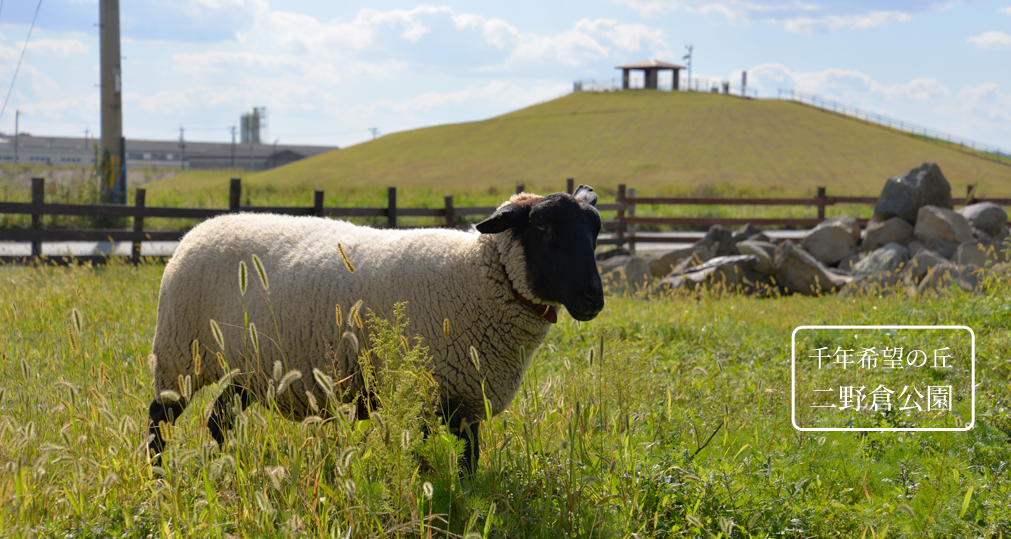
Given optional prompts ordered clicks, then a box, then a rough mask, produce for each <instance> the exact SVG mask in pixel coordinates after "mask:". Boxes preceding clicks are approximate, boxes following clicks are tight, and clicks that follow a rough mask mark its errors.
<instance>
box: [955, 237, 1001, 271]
mask: <svg viewBox="0 0 1011 539" xmlns="http://www.w3.org/2000/svg"><path fill="white" fill-rule="evenodd" d="M1005 247H1006V246H1005V245H1004V244H1002V243H1000V242H995V241H986V240H977V241H967V242H965V243H963V244H962V245H959V246H958V250H957V251H955V256H954V262H955V263H956V264H958V265H959V266H975V267H977V268H985V267H987V266H993V265H994V264H1000V263H1001V262H1007V251H1006V250H1005Z"/></svg>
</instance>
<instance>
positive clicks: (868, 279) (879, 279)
mask: <svg viewBox="0 0 1011 539" xmlns="http://www.w3.org/2000/svg"><path fill="white" fill-rule="evenodd" d="M899 282H900V278H899V274H897V273H895V272H886V273H876V274H873V275H860V276H857V277H854V278H853V280H852V281H850V282H848V283H846V284H845V285H844V286H843V287H842V288H840V289H839V293H838V294H837V295H839V296H872V295H873V296H880V295H883V294H888V293H890V292H892V291H893V290H895V287H896V286H898V285H899Z"/></svg>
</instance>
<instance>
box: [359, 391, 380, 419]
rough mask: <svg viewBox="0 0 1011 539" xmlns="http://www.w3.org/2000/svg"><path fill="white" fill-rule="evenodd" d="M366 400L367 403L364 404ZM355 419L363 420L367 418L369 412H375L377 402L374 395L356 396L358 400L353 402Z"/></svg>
mask: <svg viewBox="0 0 1011 539" xmlns="http://www.w3.org/2000/svg"><path fill="white" fill-rule="evenodd" d="M366 399H368V403H366ZM355 402H356V405H355V418H356V419H359V420H365V419H368V418H369V410H375V409H377V408H379V400H378V399H376V396H375V394H374V393H369V394H368V396H362V395H360V394H359V395H358V400H356V401H355Z"/></svg>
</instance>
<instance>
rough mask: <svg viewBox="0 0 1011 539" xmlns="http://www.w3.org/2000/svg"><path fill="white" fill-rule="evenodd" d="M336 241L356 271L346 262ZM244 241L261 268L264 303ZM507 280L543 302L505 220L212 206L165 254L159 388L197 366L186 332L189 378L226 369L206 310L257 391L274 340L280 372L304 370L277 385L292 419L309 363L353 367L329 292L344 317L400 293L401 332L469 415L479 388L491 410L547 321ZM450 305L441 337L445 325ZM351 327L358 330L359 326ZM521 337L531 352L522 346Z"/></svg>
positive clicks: (198, 380) (244, 379) (512, 389)
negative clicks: (359, 217)
mask: <svg viewBox="0 0 1011 539" xmlns="http://www.w3.org/2000/svg"><path fill="white" fill-rule="evenodd" d="M338 243H340V244H341V245H343V247H344V249H345V252H346V253H347V255H348V258H349V259H350V260H351V262H352V264H354V266H355V269H356V273H355V274H353V275H352V274H351V273H350V272H349V271H348V270H347V269H346V268H345V267H344V264H343V262H342V260H341V256H340V252H339V251H338V247H337V244H338ZM253 254H255V255H257V256H258V257H259V258H260V260H261V261H262V262H263V266H264V269H265V270H266V273H267V278H268V284H269V288H270V289H269V299H270V304H271V305H272V306H273V315H272V314H271V312H270V308H269V306H268V303H267V300H266V298H267V293H265V292H264V291H263V288H262V286H261V285H260V280H259V277H258V276H257V273H256V269H255V267H254V264H253V260H252V255H253ZM240 260H243V261H245V262H246V265H247V267H248V279H249V284H248V288H247V290H246V294H245V297H243V296H242V295H241V292H240V288H239V281H238V268H239V261H240ZM514 291H518V292H520V293H521V294H523V295H524V296H525V297H527V298H529V299H531V300H533V301H535V302H539V303H547V302H545V301H544V300H542V299H539V298H538V297H537V296H536V295H535V294H533V292H532V291H531V290H530V288H529V286H528V284H527V282H526V261H525V258H524V255H523V249H522V247H521V246H520V245H519V243H518V241H516V239H515V238H514V237H513V233H512V232H511V231H507V232H503V233H500V234H492V235H482V234H478V233H476V232H461V231H457V230H446V229H418V230H388V229H374V228H369V227H360V226H355V225H352V224H350V223H346V222H343V221H335V220H330V219H320V218H315V217H287V216H280V215H273V214H253V213H240V214H232V215H225V216H221V217H217V218H214V219H211V220H208V221H205V222H203V223H201V224H200V225H198V226H197V227H195V228H194V229H193V230H191V231H190V232H189V233H187V234H186V236H185V237H184V238H183V240H182V243H181V244H180V245H179V247H178V248H177V249H176V252H175V254H174V255H173V256H172V259H171V260H170V261H169V263H168V264H167V265H166V267H165V273H164V275H163V276H162V283H161V292H160V295H159V298H158V321H157V327H156V330H155V337H154V344H153V346H152V355H151V358H150V362H151V369H152V371H153V374H154V379H155V394H156V395H160V394H161V392H162V391H164V390H173V391H179V382H178V380H179V377H180V375H181V376H183V377H185V376H186V375H191V376H193V360H192V348H191V346H192V343H193V340H194V339H196V340H198V341H199V342H200V344H201V348H202V350H203V351H204V352H203V357H204V360H203V362H202V365H203V367H202V369H201V373H200V375H199V376H194V377H193V378H194V379H193V386H192V387H193V391H196V390H197V389H199V388H201V387H203V386H205V385H208V384H210V383H213V382H215V381H216V380H218V379H219V378H220V377H221V376H222V375H223V374H224V372H223V370H222V368H221V367H220V366H219V364H218V361H216V360H215V359H214V356H213V352H217V351H220V350H219V348H218V346H217V344H216V343H215V340H214V336H213V335H212V333H211V326H210V320H211V319H213V320H215V321H216V322H217V323H218V324H219V326H220V328H221V333H222V334H223V337H224V344H225V347H224V354H225V356H226V357H227V361H228V363H229V366H230V367H231V368H238V369H240V371H241V374H240V375H239V376H237V377H236V380H235V381H236V382H237V383H238V384H240V385H242V386H244V387H246V388H247V389H248V390H250V392H251V396H252V399H253V401H257V400H260V399H262V397H263V395H264V394H265V390H266V387H267V382H268V380H269V379H270V376H271V374H272V373H273V365H274V362H275V361H283V360H282V355H281V352H280V351H279V350H278V348H280V349H281V350H282V351H283V353H284V357H285V358H287V361H286V362H285V364H284V365H283V372H285V373H286V372H288V371H289V370H292V369H297V370H299V371H301V373H302V378H301V380H299V381H297V382H295V383H293V384H291V386H290V387H289V388H288V389H287V390H286V391H285V392H284V393H282V394H281V395H280V396H279V397H278V399H277V401H278V402H277V404H278V407H279V408H280V409H281V410H282V411H283V412H285V413H287V414H288V415H290V416H291V417H293V418H296V419H300V418H302V417H305V416H306V415H308V414H309V413H311V412H310V411H309V405H308V399H307V397H306V395H305V392H306V391H307V390H308V391H310V392H312V393H313V395H314V397H315V398H316V399H317V400H318V401H319V402H323V400H322V399H324V398H325V397H324V394H323V392H322V390H321V389H320V388H319V387H318V386H317V384H316V383H315V381H314V379H313V376H312V369H313V368H318V369H320V370H321V371H323V372H326V373H333V372H337V373H338V375H340V376H341V378H344V377H347V376H349V375H352V374H354V373H357V372H358V363H357V358H356V354H355V352H354V350H353V348H352V346H351V345H350V344H349V343H348V341H347V339H345V341H344V342H342V343H340V345H339V346H338V340H339V339H340V337H341V335H342V333H343V332H344V331H346V330H347V321H346V320H345V325H344V326H343V327H340V328H338V327H337V323H336V317H335V313H334V306H335V305H337V304H339V305H340V306H341V308H342V310H343V312H344V314H345V319H346V318H347V316H346V315H347V312H348V310H349V308H350V307H351V306H352V305H353V304H354V303H355V302H356V301H358V300H363V305H362V310H361V312H362V313H363V314H364V313H365V312H366V309H371V310H373V311H374V312H376V313H377V314H379V315H380V316H382V315H383V314H390V315H391V314H392V312H393V307H394V304H396V303H397V302H406V303H407V308H406V313H407V317H408V319H409V325H408V327H407V333H408V335H409V336H413V335H415V334H416V335H418V336H420V337H421V338H422V345H424V346H428V347H429V349H430V352H431V356H432V359H433V368H434V373H433V374H434V376H435V379H436V380H437V381H438V383H439V385H440V391H441V392H442V394H443V395H444V397H446V398H448V399H449V401H450V402H451V403H454V404H458V405H462V406H463V410H462V411H463V412H465V413H467V415H468V416H469V417H471V418H483V417H484V415H485V412H484V400H483V397H484V396H487V398H488V401H489V403H490V405H491V411H492V413H493V414H498V413H499V412H501V411H502V410H504V409H505V408H506V407H507V406H508V405H509V403H510V402H511V401H512V399H513V396H514V395H515V394H516V391H517V390H518V389H519V386H520V384H521V382H522V379H523V374H524V372H525V371H526V369H527V367H528V365H529V363H530V359H531V357H532V355H533V353H534V350H535V349H536V348H537V346H539V345H540V344H541V342H542V341H543V340H544V337H545V336H546V335H547V333H548V329H549V327H550V323H549V322H548V321H546V320H545V319H544V318H543V317H541V316H539V315H538V314H537V313H536V312H535V311H534V310H533V309H532V308H530V307H529V306H527V305H524V304H522V303H520V302H519V301H518V300H517V299H516V295H515V292H514ZM243 303H244V304H245V310H246V312H247V313H248V314H249V320H250V321H251V322H253V323H254V324H255V325H256V328H257V331H258V333H259V334H260V338H259V348H260V352H259V360H257V358H256V354H255V352H253V347H252V344H251V343H250V339H249V338H248V337H246V338H245V339H243V330H242V327H243ZM447 318H448V319H449V338H448V339H447V338H446V336H445V335H444V333H443V320H444V319H447ZM275 320H276V328H275ZM356 333H357V334H358V336H359V339H361V338H362V335H361V332H360V331H357V330H356ZM361 344H362V345H364V344H366V343H365V342H362V343H361ZM328 345H329V346H331V347H333V348H334V349H335V350H336V352H337V354H336V355H337V359H336V362H335V363H336V364H332V363H331V362H329V361H327V360H326V358H325V356H326V352H327V347H328ZM471 346H473V347H474V348H475V349H477V351H478V353H479V355H480V371H478V370H477V368H475V366H474V364H473V362H472V361H471V358H470V352H469V350H470V347H471ZM521 347H522V348H523V349H524V350H525V351H526V357H523V358H520V357H519V356H520V348H521ZM208 352H211V353H208ZM482 380H484V381H485V383H484V395H482V389H481V381H482ZM359 384H360V377H355V378H354V379H351V380H348V381H346V382H344V388H346V389H350V390H351V391H350V396H352V397H353V396H354V393H355V392H357V391H359V390H360V389H361V388H360V387H358V385H359Z"/></svg>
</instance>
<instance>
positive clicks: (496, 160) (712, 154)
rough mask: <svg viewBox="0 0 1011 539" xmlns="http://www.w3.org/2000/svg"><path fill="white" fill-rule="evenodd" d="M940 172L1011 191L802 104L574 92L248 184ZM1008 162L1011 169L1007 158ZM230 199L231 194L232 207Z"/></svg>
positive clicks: (672, 186) (660, 182) (460, 183)
mask: <svg viewBox="0 0 1011 539" xmlns="http://www.w3.org/2000/svg"><path fill="white" fill-rule="evenodd" d="M927 161H933V162H936V163H938V164H939V166H940V167H941V169H942V170H943V171H944V173H945V175H946V176H947V178H948V180H949V181H950V182H951V184H952V189H953V191H954V192H955V193H956V195H959V194H963V193H965V189H966V186H967V185H969V184H975V185H976V187H977V195H979V194H981V193H982V194H989V195H990V196H1007V193H1006V192H1005V191H1006V190H1007V187H1006V186H1007V184H1008V180H1011V167H1009V166H1004V165H1000V164H997V163H994V162H991V161H986V160H983V159H979V158H977V157H973V156H971V155H967V154H965V153H961V152H958V151H956V150H953V149H951V148H950V147H947V146H944V145H940V144H936V143H932V142H929V141H926V140H923V139H922V138H918V137H913V136H910V135H906V134H902V133H900V132H897V131H894V130H890V129H886V128H882V127H878V126H875V125H871V124H866V123H863V122H861V121H858V120H854V119H852V118H848V117H845V116H841V115H838V114H834V113H828V112H825V111H822V110H819V109H816V108H813V107H809V106H806V105H801V104H798V103H793V102H787V101H779V100H771V99H769V100H741V99H737V98H734V97H729V96H720V95H711V94H703V93H695V92H685V93H678V92H675V93H666V92H620V93H607V94H591V93H578V94H572V95H568V96H566V97H563V98H560V99H556V100H553V101H549V102H546V103H542V104H539V105H535V106H532V107H529V108H525V109H522V110H518V111H516V112H512V113H509V114H505V115H502V116H499V117H496V118H491V119H489V120H484V121H478V122H469V123H462V124H453V125H442V126H436V127H429V128H423V129H416V130H412V131H405V132H402V133H393V134H390V135H386V136H384V137H381V138H379V139H376V140H374V141H369V142H366V143H363V144H359V145H356V146H352V147H349V148H345V149H342V150H337V151H333V152H329V153H326V154H323V155H320V156H316V157H313V158H309V159H304V160H302V161H298V162H296V163H293V164H291V165H288V166H284V167H280V168H277V169H272V170H269V171H265V172H260V173H255V174H248V175H245V176H244V177H243V180H244V181H245V182H246V183H247V184H248V185H250V186H251V187H254V188H256V187H265V186H270V188H272V189H274V190H276V191H279V192H284V191H297V190H299V189H304V190H311V189H324V190H326V191H330V192H337V191H341V192H343V191H345V190H347V189H359V188H366V189H374V190H376V192H377V193H381V191H379V190H380V189H382V188H385V187H387V186H395V187H398V188H402V189H404V190H419V189H434V190H435V191H436V192H437V194H438V195H441V194H443V192H460V191H468V190H469V191H475V192H478V191H482V190H487V189H488V188H489V186H493V187H494V188H495V189H498V190H499V191H504V192H509V191H510V190H511V189H512V188H513V186H514V185H515V184H517V183H523V184H525V185H527V187H528V188H531V189H533V190H535V191H549V190H552V191H553V190H558V189H559V188H560V187H559V186H563V185H564V181H565V178H575V179H576V181H577V182H581V183H588V184H591V185H593V186H594V187H596V188H597V189H598V190H601V191H603V192H612V193H613V189H614V188H615V187H616V186H617V184H619V183H624V184H626V185H628V186H629V187H635V188H637V189H638V190H639V193H640V194H658V193H663V194H695V193H708V194H727V195H735V194H736V195H751V194H755V193H761V194H762V195H763V196H779V195H813V194H814V192H815V188H816V187H818V186H825V187H827V188H828V192H829V194H836V195H849V196H876V195H877V194H879V193H880V191H881V185H882V183H883V182H884V180H885V179H886V178H888V177H890V176H894V175H897V174H903V173H905V172H906V171H908V170H909V169H910V168H913V167H916V166H919V165H920V164H921V163H923V162H927ZM1009 162H1011V160H1009ZM148 189H149V191H150V192H151V193H159V192H162V191H166V192H169V191H171V192H185V191H193V190H198V191H215V192H223V193H226V194H225V196H227V175H226V174H221V175H220V176H219V177H217V178H212V177H209V176H208V175H207V174H204V173H202V172H195V173H191V174H183V175H180V176H176V177H173V178H166V179H164V180H161V181H158V182H154V183H152V184H150V185H149V186H148ZM226 202H227V199H226Z"/></svg>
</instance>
